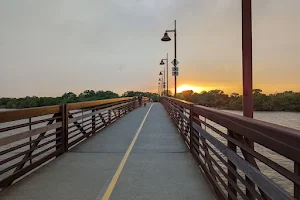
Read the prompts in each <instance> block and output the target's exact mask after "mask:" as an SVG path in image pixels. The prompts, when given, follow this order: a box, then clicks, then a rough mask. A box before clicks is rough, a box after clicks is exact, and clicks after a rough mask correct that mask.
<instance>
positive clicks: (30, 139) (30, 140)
mask: <svg viewBox="0 0 300 200" xmlns="http://www.w3.org/2000/svg"><path fill="white" fill-rule="evenodd" d="M31 129H32V126H31V117H29V130H30V131H31ZM29 142H30V144H29V149H31V146H32V138H31V137H29ZM29 163H30V164H32V159H31V158H30V160H29Z"/></svg>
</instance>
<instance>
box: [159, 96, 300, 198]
mask: <svg viewBox="0 0 300 200" xmlns="http://www.w3.org/2000/svg"><path fill="white" fill-rule="evenodd" d="M161 103H162V104H163V105H164V107H165V109H166V110H167V112H168V113H169V115H170V117H171V118H172V120H173V121H174V123H175V124H176V126H177V128H178V130H179V131H180V133H181V135H182V137H183V138H184V140H185V142H186V144H187V146H188V147H189V149H190V152H191V154H192V155H193V157H194V158H195V159H196V161H197V163H198V164H199V166H200V168H201V170H202V171H203V173H204V174H205V175H206V177H207V178H208V180H209V182H210V183H211V185H212V186H213V188H214V190H215V191H216V194H217V196H218V197H219V198H220V199H261V200H264V199H300V165H299V164H300V131H299V130H295V129H291V128H287V127H283V126H279V125H275V124H271V123H267V122H263V121H259V120H255V119H251V118H246V117H243V116H239V115H235V114H231V113H229V112H225V111H220V110H217V109H213V108H208V107H204V106H199V105H194V104H193V103H191V102H186V101H182V100H178V99H174V98H168V97H163V98H161ZM249 141H251V142H249ZM252 142H254V146H252V145H251V143H252ZM246 191H247V192H246Z"/></svg>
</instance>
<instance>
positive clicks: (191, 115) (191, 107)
mask: <svg viewBox="0 0 300 200" xmlns="http://www.w3.org/2000/svg"><path fill="white" fill-rule="evenodd" d="M189 120H190V121H189V126H190V144H189V145H190V152H192V149H193V138H192V135H193V133H192V131H193V104H190V115H189Z"/></svg>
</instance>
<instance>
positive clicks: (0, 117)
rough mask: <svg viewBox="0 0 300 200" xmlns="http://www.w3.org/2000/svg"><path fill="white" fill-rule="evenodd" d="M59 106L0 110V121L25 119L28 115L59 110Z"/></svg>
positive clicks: (35, 115) (47, 113) (34, 115)
mask: <svg viewBox="0 0 300 200" xmlns="http://www.w3.org/2000/svg"><path fill="white" fill-rule="evenodd" d="M60 109H61V106H59V105H56V106H44V107H38V108H25V109H19V110H8V111H3V112H0V123H4V122H10V121H15V120H21V119H26V118H30V117H38V116H42V115H49V114H54V113H58V112H60Z"/></svg>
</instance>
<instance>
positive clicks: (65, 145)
mask: <svg viewBox="0 0 300 200" xmlns="http://www.w3.org/2000/svg"><path fill="white" fill-rule="evenodd" d="M63 106H64V108H63V110H64V114H63V151H64V152H67V151H68V136H69V127H68V126H69V106H68V104H65V105H63Z"/></svg>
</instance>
